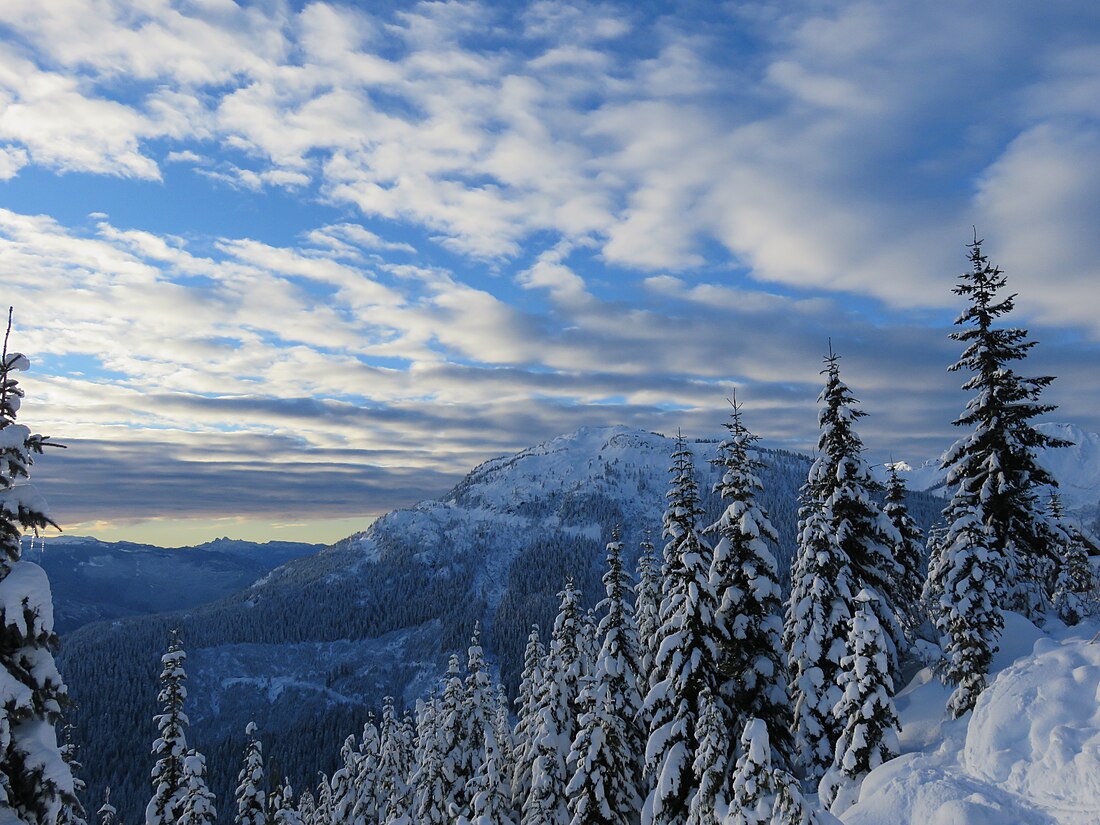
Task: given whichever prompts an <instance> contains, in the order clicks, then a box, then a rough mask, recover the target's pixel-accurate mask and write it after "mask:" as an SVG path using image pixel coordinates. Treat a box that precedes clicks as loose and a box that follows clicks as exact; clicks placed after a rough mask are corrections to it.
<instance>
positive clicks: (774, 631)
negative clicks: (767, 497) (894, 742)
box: [707, 401, 794, 766]
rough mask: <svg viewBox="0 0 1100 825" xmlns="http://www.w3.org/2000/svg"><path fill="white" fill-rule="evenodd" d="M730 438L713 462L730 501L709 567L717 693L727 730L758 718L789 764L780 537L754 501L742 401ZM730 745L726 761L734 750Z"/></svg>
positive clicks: (713, 529) (780, 759) (754, 464)
mask: <svg viewBox="0 0 1100 825" xmlns="http://www.w3.org/2000/svg"><path fill="white" fill-rule="evenodd" d="M731 404H732V406H733V412H732V413H731V415H730V420H729V421H728V422H727V423H726V428H727V429H728V430H729V437H728V438H727V439H726V440H725V441H723V442H722V444H721V446H720V447H719V453H718V458H717V460H716V461H715V463H716V464H717V465H718V466H720V467H722V468H723V469H724V470H725V472H724V474H723V476H722V480H721V482H719V483H718V484H717V485H716V487H715V492H718V493H720V494H721V495H722V498H723V499H724V500H725V501H727V502H728V504H727V506H726V509H725V511H724V512H723V513H722V516H721V518H719V519H718V521H717V522H715V523H714V524H713V525H711V526H710V527H709V528H707V532H708V533H713V534H715V535H716V536H717V537H718V543H717V544H716V545H715V546H714V552H713V557H712V560H711V566H710V586H711V589H712V590H713V591H714V594H715V596H716V598H717V600H718V605H717V608H716V611H715V617H714V622H715V625H716V627H717V630H718V634H719V639H720V641H719V645H720V653H719V661H718V666H719V679H720V684H719V694H718V696H717V697H715V698H716V702H717V703H718V706H719V708H720V709H721V710H722V711H723V713H724V716H725V718H726V722H727V727H732V729H733V730H738V729H740V728H742V727H744V724H745V720H746V719H748V718H756V719H761V720H763V721H764V722H765V724H767V726H768V729H769V730H770V731H774V733H773V734H772V736H771V746H772V748H773V751H774V753H773V756H774V759H775V760H776V762H777V763H778V764H780V765H784V766H789V765H790V764H792V758H793V756H794V754H793V744H792V741H791V734H790V726H791V706H790V699H789V697H788V694H787V668H786V662H785V661H784V657H783V650H782V647H781V644H780V640H781V637H782V633H783V603H782V600H781V594H780V588H779V572H778V568H777V565H776V561H775V555H774V554H773V553H772V551H771V548H770V547H769V544H770V545H772V546H774V545H775V544H777V543H778V541H779V535H778V533H776V531H775V528H774V527H772V524H771V522H770V521H769V520H768V514H767V512H765V510H764V509H763V507H761V506H760V504H759V502H758V501H757V500H756V496H757V491H759V490H762V489H763V484H762V483H761V482H760V478H759V476H758V475H757V473H758V472H759V470H760V469H762V468H763V466H764V464H763V463H762V462H761V461H759V460H758V459H757V458H755V457H754V456H753V455H751V454H750V452H749V450H750V448H751V447H752V445H753V444H754V443H755V442H756V441H757V440H758V438H757V436H755V435H753V434H752V433H751V432H749V430H748V429H747V428H746V427H745V425H744V423H743V422H742V420H741V405H740V404H738V403H737V401H733V402H731ZM732 744H733V743H732V742H731V743H730V745H731V748H730V753H729V759H731V760H732V758H733V757H734V752H733V748H732Z"/></svg>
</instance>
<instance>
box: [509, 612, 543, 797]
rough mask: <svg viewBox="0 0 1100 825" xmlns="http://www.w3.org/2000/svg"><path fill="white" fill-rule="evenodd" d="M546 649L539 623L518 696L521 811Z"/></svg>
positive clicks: (516, 759) (516, 790) (515, 785)
mask: <svg viewBox="0 0 1100 825" xmlns="http://www.w3.org/2000/svg"><path fill="white" fill-rule="evenodd" d="M545 656H546V651H545V649H544V648H543V646H542V642H541V641H540V640H539V626H538V625H534V626H533V627H532V628H531V635H530V636H528V637H527V649H526V650H525V651H524V653H523V673H522V674H521V676H520V683H519V696H517V697H516V712H517V717H518V718H517V721H516V728H515V732H514V736H513V739H514V740H515V749H514V756H513V759H512V764H513V772H512V788H511V790H512V806H513V807H514V808H516V809H517V810H518V809H519V808H521V807H522V805H523V800H525V799H526V798H527V796H528V794H529V793H530V792H531V770H532V767H533V762H534V759H535V746H534V733H535V727H536V725H537V721H538V720H537V714H538V700H539V691H540V690H541V689H542V688H543V681H544V680H543V671H542V665H543V659H544V657H545Z"/></svg>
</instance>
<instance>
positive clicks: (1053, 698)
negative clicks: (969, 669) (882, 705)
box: [842, 614, 1100, 825]
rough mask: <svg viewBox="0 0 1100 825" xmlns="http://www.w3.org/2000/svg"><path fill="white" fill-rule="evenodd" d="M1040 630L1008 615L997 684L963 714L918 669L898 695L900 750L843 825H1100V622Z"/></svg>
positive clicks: (942, 689) (1052, 625)
mask: <svg viewBox="0 0 1100 825" xmlns="http://www.w3.org/2000/svg"><path fill="white" fill-rule="evenodd" d="M1047 630H1048V631H1049V632H1044V631H1043V630H1040V629H1038V628H1036V627H1035V626H1034V625H1032V624H1031V623H1030V622H1028V621H1027V620H1025V619H1023V618H1022V617H1020V616H1017V615H1015V614H1007V615H1006V626H1005V634H1004V637H1003V638H1004V644H1003V646H1002V650H1001V651H1000V652H999V653H998V655H997V657H996V659H995V661H994V664H993V667H994V671H995V672H996V673H997V675H996V678H995V679H994V680H993V682H992V683H991V684H990V686H989V687H988V688H987V689H986V691H985V692H983V693H982V695H981V697H980V698H979V699H978V703H977V706H976V707H975V709H974V710H973V712H971V713H970V714H967V715H966V716H964V717H963V718H962V719H959V720H957V721H947V720H945V718H944V708H945V706H946V702H947V697H948V696H949V694H950V689H949V688H946V687H944V685H943V684H942V683H941V682H940V681H939V679H938V678H936V677H935V676H934V675H933V674H932V673H931V672H930V671H929V670H923V671H921V672H920V673H919V674H917V677H916V678H915V679H914V680H913V681H912V682H911V683H910V684H909V685H908V686H907V687H906V688H905V690H903V691H902V692H901V693H900V694H899V695H898V697H897V705H898V711H899V716H900V718H901V722H902V748H903V750H904V751H906V753H905V754H904V755H903V756H901V757H899V758H897V759H895V760H892V761H890V762H888V763H886V764H885V765H883V766H881V767H879V768H878V769H876V770H874V771H872V772H871V774H870V775H869V776H868V777H867V779H866V780H865V781H864V784H863V787H862V789H861V792H860V800H859V802H858V803H857V804H856V805H855V806H853V807H852V808H851V809H849V810H848V811H847V812H846V813H845V815H844V816H843V817H842V819H843V821H844V822H845V823H849V825H1010V824H1011V825H1015V824H1016V823H1019V825H1032V824H1033V823H1034V825H1055V823H1057V825H1096V823H1098V822H1100V643H1096V642H1094V643H1091V644H1090V640H1091V639H1092V638H1093V637H1094V636H1095V634H1096V633H1097V631H1098V630H1100V619H1094V620H1092V621H1091V622H1087V623H1084V624H1082V625H1080V626H1078V627H1074V628H1066V627H1064V626H1063V625H1061V624H1060V623H1059V622H1058V621H1057V620H1056V619H1052V620H1051V621H1050V625H1049V626H1048V628H1047Z"/></svg>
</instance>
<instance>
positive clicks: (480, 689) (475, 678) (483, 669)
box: [458, 622, 502, 815]
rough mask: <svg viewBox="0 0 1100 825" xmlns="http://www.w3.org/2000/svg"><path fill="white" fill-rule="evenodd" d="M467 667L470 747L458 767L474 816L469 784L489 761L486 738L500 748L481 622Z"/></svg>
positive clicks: (467, 739)
mask: <svg viewBox="0 0 1100 825" xmlns="http://www.w3.org/2000/svg"><path fill="white" fill-rule="evenodd" d="M466 669H467V674H466V713H465V714H464V716H465V720H466V732H465V735H464V739H465V743H466V747H465V748H464V759H463V762H462V764H461V765H460V766H459V768H458V770H459V772H460V773H461V774H462V776H463V777H464V778H465V779H466V782H467V788H466V789H465V800H466V801H465V802H464V805H463V813H465V814H467V815H470V814H471V812H472V808H471V807H470V803H471V802H472V800H473V789H472V787H471V786H470V785H469V783H470V782H471V781H472V780H473V778H474V776H475V775H476V774H477V772H478V771H479V770H481V768H482V767H483V766H484V764H485V742H486V740H487V739H488V740H491V741H492V743H493V745H494V747H497V743H496V730H495V726H496V688H495V687H494V685H493V680H492V677H491V676H490V675H489V669H488V666H487V665H486V663H485V651H484V649H483V648H482V647H481V624H480V622H479V623H476V624H475V625H474V635H473V638H471V639H470V647H469V648H468V649H467V663H466ZM501 768H502V763H501V754H500V753H499V751H498V752H497V753H496V754H495V760H494V769H495V770H497V771H499V770H500V769H501Z"/></svg>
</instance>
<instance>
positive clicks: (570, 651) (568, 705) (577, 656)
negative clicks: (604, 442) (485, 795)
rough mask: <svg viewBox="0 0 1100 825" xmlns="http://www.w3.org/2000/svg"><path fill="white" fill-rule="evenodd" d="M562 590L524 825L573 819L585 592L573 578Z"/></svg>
mask: <svg viewBox="0 0 1100 825" xmlns="http://www.w3.org/2000/svg"><path fill="white" fill-rule="evenodd" d="M560 596H561V606H560V607H559V609H558V615H557V617H556V618H555V620H554V631H553V634H552V635H551V639H550V652H549V654H548V655H547V661H546V666H545V667H544V668H543V678H544V679H545V687H544V689H543V690H542V691H540V693H539V707H538V713H537V714H536V720H537V723H536V727H535V732H534V743H535V760H534V763H533V769H532V774H531V792H530V793H529V794H528V796H527V799H525V800H524V803H523V817H522V823H523V825H568V823H569V822H570V820H571V819H572V817H571V815H570V813H569V804H568V796H567V794H566V787H567V785H568V782H569V778H570V775H571V774H570V773H569V770H568V759H569V753H570V750H571V746H572V744H573V740H574V739H575V738H576V735H577V731H578V727H579V726H578V718H577V717H578V713H577V698H578V695H579V692H580V678H581V675H582V674H583V672H584V671H585V670H586V667H585V663H584V660H583V655H584V654H583V650H582V648H581V643H580V633H581V624H582V622H583V617H582V615H581V613H580V610H579V605H578V602H579V599H580V593H579V592H578V591H577V588H576V586H575V585H574V584H573V580H572V579H571V578H570V579H568V580H567V581H566V584H565V590H563V591H562V592H561V594H560Z"/></svg>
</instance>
